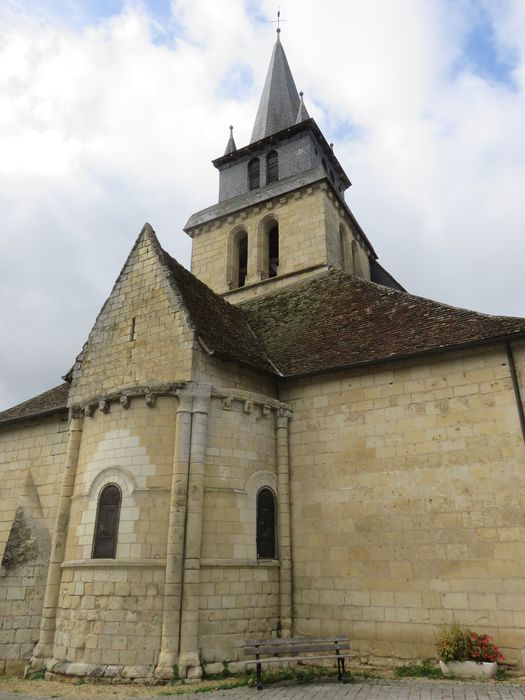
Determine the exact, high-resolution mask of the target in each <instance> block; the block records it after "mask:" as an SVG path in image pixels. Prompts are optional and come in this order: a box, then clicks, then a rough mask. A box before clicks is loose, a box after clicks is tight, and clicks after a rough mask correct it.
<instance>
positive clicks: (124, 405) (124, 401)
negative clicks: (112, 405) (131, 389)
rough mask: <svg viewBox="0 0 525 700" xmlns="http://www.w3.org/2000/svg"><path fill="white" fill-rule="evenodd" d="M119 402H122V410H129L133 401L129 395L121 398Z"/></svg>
mask: <svg viewBox="0 0 525 700" xmlns="http://www.w3.org/2000/svg"><path fill="white" fill-rule="evenodd" d="M119 401H120V405H121V406H122V408H129V405H130V403H131V399H130V398H129V396H128V395H127V394H122V395H121V396H120V399H119Z"/></svg>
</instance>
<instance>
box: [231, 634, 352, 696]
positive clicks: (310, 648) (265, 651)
mask: <svg viewBox="0 0 525 700" xmlns="http://www.w3.org/2000/svg"><path fill="white" fill-rule="evenodd" d="M349 649H350V643H349V640H348V637H342V636H338V637H285V638H277V639H246V640H245V642H244V644H243V645H242V650H243V652H244V655H245V656H255V659H251V660H249V661H245V662H244V663H245V664H247V665H248V664H255V665H256V668H257V689H258V690H262V687H263V684H262V665H263V664H276V663H281V662H282V661H314V660H317V659H334V658H335V659H336V660H337V677H338V679H339V680H340V681H341V682H342V683H346V680H347V679H346V674H345V659H347V658H349V657H350V654H348V653H346V652H348V651H349ZM330 652H331V653H330Z"/></svg>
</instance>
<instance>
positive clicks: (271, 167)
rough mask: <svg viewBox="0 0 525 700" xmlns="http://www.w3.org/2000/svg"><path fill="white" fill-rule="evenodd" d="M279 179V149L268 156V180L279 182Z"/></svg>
mask: <svg viewBox="0 0 525 700" xmlns="http://www.w3.org/2000/svg"><path fill="white" fill-rule="evenodd" d="M278 179H279V157H278V155H277V151H271V152H270V153H268V155H267V156H266V182H267V184H269V183H270V182H277V180H278Z"/></svg>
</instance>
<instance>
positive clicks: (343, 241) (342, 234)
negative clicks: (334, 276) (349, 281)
mask: <svg viewBox="0 0 525 700" xmlns="http://www.w3.org/2000/svg"><path fill="white" fill-rule="evenodd" d="M339 258H340V262H341V270H343V272H348V237H347V235H346V231H345V227H344V226H343V224H341V225H340V226H339Z"/></svg>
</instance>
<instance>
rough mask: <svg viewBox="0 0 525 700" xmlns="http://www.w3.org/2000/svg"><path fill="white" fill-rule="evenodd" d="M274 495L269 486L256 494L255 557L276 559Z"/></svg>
mask: <svg viewBox="0 0 525 700" xmlns="http://www.w3.org/2000/svg"><path fill="white" fill-rule="evenodd" d="M275 510H276V508H275V495H274V493H273V491H272V490H271V489H269V488H266V487H264V488H262V489H261V490H260V491H259V493H258V494H257V559H276V558H277V542H276V537H275V534H276V519H275Z"/></svg>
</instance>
